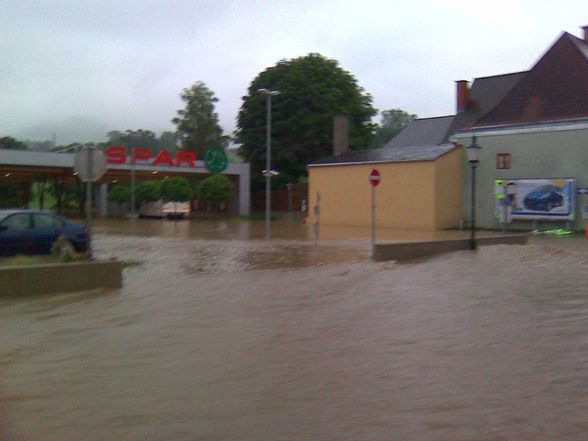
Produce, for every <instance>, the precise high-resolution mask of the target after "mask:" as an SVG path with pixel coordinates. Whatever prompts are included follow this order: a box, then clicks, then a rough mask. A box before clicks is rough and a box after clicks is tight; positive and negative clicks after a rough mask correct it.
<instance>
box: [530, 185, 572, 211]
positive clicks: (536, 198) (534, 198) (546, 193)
mask: <svg viewBox="0 0 588 441" xmlns="http://www.w3.org/2000/svg"><path fill="white" fill-rule="evenodd" d="M523 205H524V206H525V208H526V209H528V210H533V211H551V210H553V209H554V208H555V207H561V206H562V205H563V196H562V195H561V194H560V193H559V187H557V186H555V185H551V184H547V185H542V186H540V187H537V188H535V189H534V190H533V191H532V192H530V193H529V194H527V196H525V199H523Z"/></svg>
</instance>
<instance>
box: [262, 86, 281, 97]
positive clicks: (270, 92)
mask: <svg viewBox="0 0 588 441" xmlns="http://www.w3.org/2000/svg"><path fill="white" fill-rule="evenodd" d="M257 93H260V94H262V95H263V96H276V95H279V94H280V91H279V90H269V89H266V88H265V87H264V88H262V89H257Z"/></svg>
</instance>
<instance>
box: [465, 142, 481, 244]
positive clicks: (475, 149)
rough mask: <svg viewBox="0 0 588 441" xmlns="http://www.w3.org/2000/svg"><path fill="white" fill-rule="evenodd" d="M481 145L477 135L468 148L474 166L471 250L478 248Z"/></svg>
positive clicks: (470, 161)
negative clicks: (477, 199)
mask: <svg viewBox="0 0 588 441" xmlns="http://www.w3.org/2000/svg"><path fill="white" fill-rule="evenodd" d="M480 150H481V147H480V146H479V145H478V144H477V143H476V137H475V136H474V137H473V138H472V144H471V145H470V146H469V147H467V148H466V151H467V153H468V162H469V163H470V164H471V166H472V206H471V210H472V214H471V222H470V250H475V249H476V166H477V165H478V162H479V161H480Z"/></svg>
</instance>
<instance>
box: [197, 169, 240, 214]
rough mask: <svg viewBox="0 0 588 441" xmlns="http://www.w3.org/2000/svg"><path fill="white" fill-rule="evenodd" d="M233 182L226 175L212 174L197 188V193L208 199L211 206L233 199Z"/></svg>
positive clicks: (200, 196)
mask: <svg viewBox="0 0 588 441" xmlns="http://www.w3.org/2000/svg"><path fill="white" fill-rule="evenodd" d="M232 194H233V183H232V182H231V181H230V180H229V178H227V177H226V176H224V175H212V176H209V177H208V178H206V179H203V180H202V181H200V183H199V184H198V187H197V188H196V195H197V196H198V197H199V198H202V199H204V200H205V201H207V202H208V203H209V204H210V205H211V207H213V208H214V207H217V206H218V204H220V203H221V202H226V201H228V200H229V199H231V195H232Z"/></svg>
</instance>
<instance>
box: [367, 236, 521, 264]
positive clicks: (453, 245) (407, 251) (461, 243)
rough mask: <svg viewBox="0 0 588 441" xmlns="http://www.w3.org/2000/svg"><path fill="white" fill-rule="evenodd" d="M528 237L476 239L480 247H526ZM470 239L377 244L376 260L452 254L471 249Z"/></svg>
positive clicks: (400, 260)
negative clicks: (501, 245)
mask: <svg viewBox="0 0 588 441" xmlns="http://www.w3.org/2000/svg"><path fill="white" fill-rule="evenodd" d="M528 239H529V238H528V236H526V235H524V234H519V235H512V236H499V237H480V238H478V239H476V243H477V245H478V246H481V245H500V244H506V245H525V244H526V243H527V242H528ZM469 245H470V241H469V239H455V240H436V241H424V242H403V243H380V244H376V246H375V252H374V260H375V261H377V262H382V261H386V260H397V261H399V262H403V261H407V260H412V259H420V258H423V257H429V256H434V255H437V254H443V253H450V252H453V251H460V250H467V249H469Z"/></svg>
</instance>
